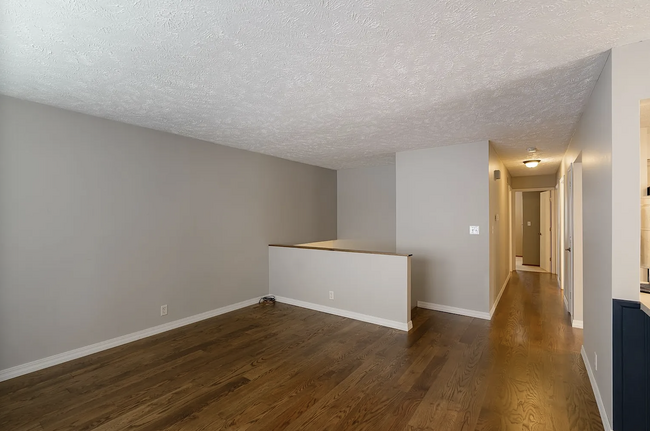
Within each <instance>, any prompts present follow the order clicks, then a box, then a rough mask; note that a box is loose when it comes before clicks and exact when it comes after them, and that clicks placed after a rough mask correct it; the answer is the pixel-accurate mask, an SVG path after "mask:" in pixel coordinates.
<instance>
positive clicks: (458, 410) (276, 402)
mask: <svg viewBox="0 0 650 431" xmlns="http://www.w3.org/2000/svg"><path fill="white" fill-rule="evenodd" d="M413 324H414V328H413V330H412V331H410V332H409V333H408V334H407V333H404V332H402V331H397V330H394V329H389V328H385V327H381V326H377V325H372V324H369V323H364V322H359V321H355V320H350V319H346V318H343V317H339V316H334V315H330V314H325V313H319V312H316V311H312V310H307V309H304V308H299V307H293V306H290V305H286V304H275V305H273V306H262V305H255V306H251V307H247V308H243V309H240V310H237V311H234V312H231V313H228V314H224V315H221V316H217V317H214V318H211V319H208V320H204V321H201V322H198V323H195V324H192V325H188V326H184V327H181V328H178V329H175V330H172V331H168V332H164V333H161V334H158V335H156V336H152V337H149V338H145V339H142V340H139V341H135V342H133V343H130V344H126V345H123V346H120V347H116V348H114V349H110V350H106V351H103V352H100V353H96V354H94V355H90V356H86V357H83V358H80V359H77V360H74V361H70V362H66V363H63V364H60V365H56V366H54V367H51V368H48V369H45V370H41V371H38V372H35V373H32V374H28V375H25V376H22V377H18V378H15V379H12V380H8V381H5V382H1V383H0V429H8V430H9V429H11V430H59V429H77V430H90V429H97V430H115V429H124V428H127V427H128V428H133V429H139V430H150V431H159V430H164V429H178V430H180V429H182V430H205V429H211V430H218V429H229V430H241V429H247V430H249V431H253V430H260V431H261V430H275V429H277V430H285V429H286V430H303V429H304V430H324V429H332V430H334V429H336V430H355V431H357V430H373V431H377V430H445V431H456V430H458V431H460V430H481V431H485V430H494V431H506V430H555V431H570V430H574V431H589V430H602V429H603V428H602V425H601V421H600V416H599V414H598V408H597V405H596V402H595V400H594V396H593V393H592V391H591V387H590V384H589V380H588V377H587V373H586V370H585V367H584V365H583V363H582V359H581V358H580V346H581V343H582V330H578V329H573V328H571V326H570V325H569V320H568V317H567V316H566V315H565V314H564V311H563V303H562V299H561V296H560V290H558V289H557V287H556V285H555V281H554V277H553V276H552V275H550V274H538V273H521V272H515V273H513V274H512V279H511V281H510V283H509V285H508V287H507V288H506V291H505V292H504V294H503V297H502V299H501V302H500V304H499V306H498V309H497V311H496V313H495V315H494V319H493V320H492V321H486V320H482V319H475V318H471V317H465V316H459V315H455V314H448V313H442V312H437V311H431V310H425V309H416V310H414V317H413Z"/></svg>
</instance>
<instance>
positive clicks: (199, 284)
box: [0, 97, 336, 369]
mask: <svg viewBox="0 0 650 431" xmlns="http://www.w3.org/2000/svg"><path fill="white" fill-rule="evenodd" d="M335 236H336V172H335V171H331V170H327V169H322V168H317V167H313V166H308V165H304V164H300V163H294V162H289V161H286V160H281V159H278V158H274V157H269V156H264V155H261V154H256V153H251V152H246V151H242V150H237V149H232V148H227V147H224V146H219V145H215V144H212V143H208V142H204V141H199V140H195V139H190V138H184V137H180V136H176V135H172V134H168V133H163V132H158V131H154V130H149V129H145V128H141V127H136V126H131V125H127V124H122V123H118V122H114V121H109V120H105V119H100V118H95V117H90V116H87V115H82V114H78V113H73V112H69V111H65V110H62V109H57V108H52V107H47V106H44V105H39V104H36V103H30V102H24V101H19V100H16V99H12V98H9V97H0V237H1V238H2V240H1V241H0V369H6V368H9V367H12V366H15V365H19V364H23V363H26V362H29V361H33V360H36V359H40V358H44V357H47V356H50V355H54V354H58V353H61V352H65V351H68V350H71V349H75V348H79V347H82V346H86V345H89V344H92V343H97V342H100V341H104V340H107V339H110V338H113V337H117V336H120V335H124V334H128V333H131V332H134V331H138V330H142V329H145V328H149V327H152V326H156V325H160V324H162V323H166V322H169V321H173V320H176V319H180V318H183V317H187V316H192V315H195V314H198V313H202V312H205V311H209V310H212V309H216V308H219V307H223V306H226V305H229V304H233V303H237V302H239V301H243V300H247V299H250V298H254V297H257V296H261V295H263V294H266V293H268V247H267V245H268V244H270V243H289V244H294V243H301V242H309V241H318V240H326V239H331V238H334V237H335ZM162 304H168V306H169V314H168V315H167V316H165V317H161V316H160V306H161V305H162Z"/></svg>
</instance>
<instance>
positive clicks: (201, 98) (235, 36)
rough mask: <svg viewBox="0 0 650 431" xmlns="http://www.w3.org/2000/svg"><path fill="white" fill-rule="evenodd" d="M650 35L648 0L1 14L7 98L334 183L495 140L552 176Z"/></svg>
mask: <svg viewBox="0 0 650 431" xmlns="http://www.w3.org/2000/svg"><path fill="white" fill-rule="evenodd" d="M649 22H650V1H648V0H617V1H611V0H563V1H559V0H555V1H541V0H540V1H536V0H530V1H501V0H492V1H483V0H473V1H469V0H465V1H430V0H413V1H406V0H400V1H395V0H386V1H381V0H375V1H361V0H347V1H329V0H320V1H313V0H309V1H307V0H298V1H285V2H280V1H271V0H268V1H262V0H254V1H245V0H243V1H239V0H218V1H215V0H209V1H208V0H195V1H191V2H190V1H185V2H182V1H178V0H174V1H172V0H155V1H153V0H151V1H148V0H125V1H122V2H108V1H98V0H60V1H53V0H50V1H46V0H29V1H22V0H3V2H2V6H1V7H0V92H1V93H4V94H7V95H10V96H14V97H18V98H22V99H27V100H32V101H36V102H41V103H45V104H48V105H54V106H59V107H62V108H66V109H71V110H74V111H79V112H84V113H87V114H91V115H96V116H100V117H105V118H110V119H114V120H119V121H123V122H126V123H132V124H138V125H141V126H145V127H150V128H154V129H159V130H165V131H169V132H173V133H177V134H181V135H187V136H192V137H196V138H200V139H205V140H208V141H212V142H216V143H219V144H223V145H228V146H232V147H238V148H244V149H248V150H252V151H258V152H261V153H265V154H271V155H275V156H279V157H283V158H287V159H291V160H297V161H301V162H305V163H310V164H314V165H319V166H324V167H328V168H334V169H338V168H346V167H355V166H363V165H370V164H380V163H386V162H390V161H391V160H393V154H394V153H395V152H396V151H402V150H408V149H415V148H425V147H433V146H440V145H453V144H458V143H467V142H473V141H477V140H485V139H489V140H491V141H492V142H493V143H494V145H495V147H496V149H497V151H498V153H499V154H500V155H501V157H502V158H503V159H504V162H505V163H506V166H507V167H508V169H509V170H510V171H511V173H512V174H513V175H515V176H516V175H535V174H550V173H553V172H555V170H556V169H557V166H558V164H559V159H560V156H561V155H562V154H563V152H564V150H565V148H566V146H567V144H568V141H569V139H570V137H571V134H572V132H573V129H574V127H575V125H576V122H577V121H578V119H579V117H580V114H581V112H582V110H583V108H584V106H585V103H586V101H587V99H588V97H589V94H590V92H591V90H592V88H593V86H594V84H595V81H596V79H597V78H598V75H599V73H600V71H601V69H602V66H603V64H604V61H605V60H606V54H603V53H604V52H605V51H606V50H608V49H609V48H611V47H613V46H618V45H623V44H627V43H633V42H637V41H639V40H644V39H650V25H649ZM530 146H535V147H537V148H539V150H540V151H539V153H538V155H539V156H541V158H542V160H543V163H542V164H540V166H539V167H538V168H536V169H534V170H531V169H526V168H525V167H524V166H523V164H522V163H521V162H522V160H523V159H524V158H525V157H526V155H527V153H526V148H527V147H530Z"/></svg>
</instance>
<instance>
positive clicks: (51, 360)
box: [0, 298, 259, 382]
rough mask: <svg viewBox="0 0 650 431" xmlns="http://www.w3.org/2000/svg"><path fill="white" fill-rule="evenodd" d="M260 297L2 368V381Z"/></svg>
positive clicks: (246, 303) (144, 336)
mask: <svg viewBox="0 0 650 431" xmlns="http://www.w3.org/2000/svg"><path fill="white" fill-rule="evenodd" d="M258 300H259V299H258V298H253V299H248V300H246V301H242V302H238V303H236V304H232V305H226V306H225V307H221V308H216V309H214V310H210V311H206V312H205V313H201V314H195V315H194V316H190V317H185V318H184V319H178V320H174V321H173V322H169V323H163V324H162V325H158V326H154V327H152V328H147V329H143V330H142V331H138V332H132V333H131V334H126V335H122V336H120V337H116V338H111V339H110V340H106V341H100V342H99V343H95V344H91V345H89V346H84V347H80V348H78V349H74V350H69V351H67V352H63V353H59V354H57V355H53V356H48V357H47V358H43V359H37V360H35V361H32V362H28V363H26V364H21V365H16V366H15V367H11V368H6V369H4V370H0V382H3V381H5V380H9V379H13V378H14V377H18V376H22V375H24V374H29V373H32V372H34V371H38V370H42V369H44V368H48V367H51V366H53V365H58V364H61V363H63V362H67V361H71V360H73V359H78V358H81V357H83V356H88V355H92V354H93V353H97V352H101V351H102V350H108V349H111V348H113V347H117V346H121V345H122V344H127V343H130V342H132V341H136V340H140V339H142V338H146V337H150V336H152V335H156V334H160V333H161V332H166V331H170V330H172V329H176V328H180V327H181V326H185V325H189V324H192V323H196V322H199V321H201V320H205V319H209V318H211V317H215V316H219V315H220V314H225V313H228V312H230V311H235V310H238V309H240V308H244V307H248V306H249V305H253V304H257V302H258Z"/></svg>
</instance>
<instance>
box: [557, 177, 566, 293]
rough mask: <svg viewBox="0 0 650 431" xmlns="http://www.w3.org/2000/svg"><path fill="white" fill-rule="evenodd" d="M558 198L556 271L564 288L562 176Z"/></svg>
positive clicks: (561, 287)
mask: <svg viewBox="0 0 650 431" xmlns="http://www.w3.org/2000/svg"><path fill="white" fill-rule="evenodd" d="M558 193H559V195H560V196H559V199H558V200H557V202H558V205H557V206H558V213H557V218H558V225H559V227H560V232H559V233H558V236H557V242H558V244H557V250H558V253H557V259H558V261H559V262H557V263H558V264H557V273H558V283H559V284H560V289H564V207H565V206H564V194H565V193H564V176H562V178H560V185H559V186H558Z"/></svg>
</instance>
